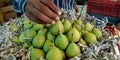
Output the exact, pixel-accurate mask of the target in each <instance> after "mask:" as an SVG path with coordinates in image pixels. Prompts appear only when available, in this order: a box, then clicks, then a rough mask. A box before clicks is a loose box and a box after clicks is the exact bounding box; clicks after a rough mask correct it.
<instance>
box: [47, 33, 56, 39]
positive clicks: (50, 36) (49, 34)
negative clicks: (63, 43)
mask: <svg viewBox="0 0 120 60" xmlns="http://www.w3.org/2000/svg"><path fill="white" fill-rule="evenodd" d="M46 36H47V40H51V41H54V39H55V36H54V35H53V34H52V33H51V32H47V35H46Z"/></svg>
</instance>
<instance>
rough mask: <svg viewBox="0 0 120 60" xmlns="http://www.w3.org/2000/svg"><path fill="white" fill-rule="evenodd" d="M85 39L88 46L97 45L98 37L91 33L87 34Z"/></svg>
mask: <svg viewBox="0 0 120 60" xmlns="http://www.w3.org/2000/svg"><path fill="white" fill-rule="evenodd" d="M83 37H84V39H85V41H86V43H88V44H95V43H96V42H97V38H96V36H95V35H94V34H93V33H91V32H87V33H85V35H84V36H83Z"/></svg>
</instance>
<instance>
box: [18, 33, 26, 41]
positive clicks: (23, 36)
mask: <svg viewBox="0 0 120 60" xmlns="http://www.w3.org/2000/svg"><path fill="white" fill-rule="evenodd" d="M25 38H26V37H25V33H22V34H20V35H19V42H21V43H24V42H25Z"/></svg>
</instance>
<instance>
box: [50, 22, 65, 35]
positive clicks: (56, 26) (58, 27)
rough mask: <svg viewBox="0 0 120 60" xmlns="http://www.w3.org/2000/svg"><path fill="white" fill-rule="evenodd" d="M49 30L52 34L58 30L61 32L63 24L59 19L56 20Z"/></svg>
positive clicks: (55, 33)
mask: <svg viewBox="0 0 120 60" xmlns="http://www.w3.org/2000/svg"><path fill="white" fill-rule="evenodd" d="M50 32H51V33H52V34H53V35H58V34H59V32H61V33H63V32H64V26H63V24H62V22H61V21H60V20H58V21H57V22H56V23H55V24H54V25H53V26H52V27H51V28H50Z"/></svg>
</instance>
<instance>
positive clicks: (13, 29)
mask: <svg viewBox="0 0 120 60" xmlns="http://www.w3.org/2000/svg"><path fill="white" fill-rule="evenodd" d="M19 29H20V27H19V26H17V25H14V24H12V25H10V31H12V32H13V31H15V32H18V31H19Z"/></svg>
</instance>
